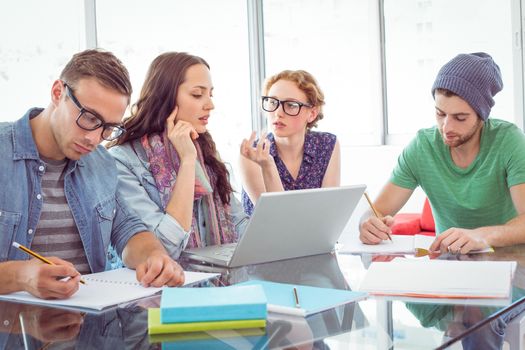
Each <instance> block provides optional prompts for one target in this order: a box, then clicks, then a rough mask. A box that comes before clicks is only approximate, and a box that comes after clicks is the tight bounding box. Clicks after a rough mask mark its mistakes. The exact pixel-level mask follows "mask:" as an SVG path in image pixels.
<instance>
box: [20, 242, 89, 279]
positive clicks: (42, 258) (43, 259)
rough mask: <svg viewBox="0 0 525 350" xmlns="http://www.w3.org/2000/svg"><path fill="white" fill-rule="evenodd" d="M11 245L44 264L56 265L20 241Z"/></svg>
mask: <svg viewBox="0 0 525 350" xmlns="http://www.w3.org/2000/svg"><path fill="white" fill-rule="evenodd" d="M13 247H15V248H18V249H20V250H21V251H23V252H24V253H26V254H29V255H31V256H32V257H35V258H37V259H38V260H40V261H42V262H44V263H46V264H49V265H56V264H55V263H53V262H52V261H51V260H48V259H46V258H44V257H43V256H42V255H40V254H38V253H36V252H34V251H32V250H31V249H29V248H27V247H24V246H23V245H21V244H20V243H17V242H13ZM80 283H82V284H86V282H85V281H84V280H82V279H81V280H80Z"/></svg>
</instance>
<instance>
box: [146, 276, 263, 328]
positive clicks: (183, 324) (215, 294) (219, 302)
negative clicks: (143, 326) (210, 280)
mask: <svg viewBox="0 0 525 350" xmlns="http://www.w3.org/2000/svg"><path fill="white" fill-rule="evenodd" d="M266 305H267V301H266V296H265V294H264V290H263V288H262V287H261V286H258V285H251V286H229V287H207V288H164V289H163V290H162V296H161V302H160V309H159V308H152V309H149V310H148V333H149V334H151V335H154V334H171V333H187V332H201V331H214V330H223V329H244V328H264V327H266V316H267V311H266Z"/></svg>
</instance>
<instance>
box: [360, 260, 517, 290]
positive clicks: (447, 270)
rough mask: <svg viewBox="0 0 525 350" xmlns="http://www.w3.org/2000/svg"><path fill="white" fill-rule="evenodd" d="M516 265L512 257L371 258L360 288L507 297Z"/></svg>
mask: <svg viewBox="0 0 525 350" xmlns="http://www.w3.org/2000/svg"><path fill="white" fill-rule="evenodd" d="M515 268H516V262H515V261H458V260H434V259H405V258H396V259H394V260H392V261H390V262H373V263H372V264H371V265H370V267H369V268H368V270H367V272H366V275H365V278H364V280H363V282H362V283H361V285H360V287H359V290H361V291H364V292H368V293H370V294H374V295H384V296H407V297H415V298H449V299H458V298H459V299H461V298H465V299H493V298H509V296H510V287H511V281H512V276H513V274H514V270H515ZM487 276H490V278H487Z"/></svg>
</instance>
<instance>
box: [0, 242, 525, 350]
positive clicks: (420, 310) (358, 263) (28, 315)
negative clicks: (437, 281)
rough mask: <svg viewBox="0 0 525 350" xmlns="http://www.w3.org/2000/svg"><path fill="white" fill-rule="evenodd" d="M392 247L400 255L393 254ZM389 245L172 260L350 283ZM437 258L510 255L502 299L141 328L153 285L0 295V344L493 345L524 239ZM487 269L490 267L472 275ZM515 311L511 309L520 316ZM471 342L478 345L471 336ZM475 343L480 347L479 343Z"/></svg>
mask: <svg viewBox="0 0 525 350" xmlns="http://www.w3.org/2000/svg"><path fill="white" fill-rule="evenodd" d="M396 256H400V255H396ZM396 256H393V255H371V254H338V253H332V254H324V255H315V256H309V257H303V258H297V259H290V260H283V261H276V262H271V263H265V264H258V265H250V266H244V267H240V268H233V269H223V268H216V267H213V266H208V265H198V264H194V263H191V262H189V261H185V262H182V265H183V267H184V268H185V269H186V270H194V271H206V272H210V271H213V272H219V273H221V275H220V277H217V278H214V279H211V280H209V281H206V282H203V283H200V284H198V285H197V286H194V287H204V286H214V287H220V286H226V285H232V284H235V283H238V282H243V281H246V280H250V279H263V280H270V281H275V282H283V283H293V284H301V285H310V286H317V287H327V288H337V289H349V290H358V287H359V285H360V283H361V281H362V280H363V278H364V276H365V274H366V270H367V268H368V267H369V266H370V264H371V263H372V262H373V261H390V260H391V259H393V258H394V257H396ZM439 258H440V259H454V260H457V259H459V260H512V261H517V269H516V272H515V274H514V278H513V286H512V298H511V299H509V300H498V301H496V302H494V301H489V300H485V301H484V300H464V299H456V300H435V299H413V298H412V299H410V298H401V297H398V298H395V297H394V298H384V297H374V296H369V297H368V298H366V299H365V300H361V301H358V302H353V303H348V304H345V305H342V306H338V307H335V308H332V309H329V310H326V311H324V312H321V313H318V314H314V315H311V316H308V317H306V318H303V317H294V316H286V315H277V314H269V317H268V322H267V327H266V329H265V330H260V329H259V330H230V331H213V332H200V333H187V334H178V335H170V336H162V337H152V336H148V333H147V308H148V307H158V306H159V304H160V295H156V296H153V297H149V298H145V299H141V300H138V301H134V302H131V303H128V304H126V305H120V306H119V307H114V308H111V309H108V310H105V311H103V312H99V313H84V312H79V311H75V310H65V309H60V308H51V307H43V306H36V305H29V304H20V303H13V302H6V301H2V302H0V348H2V349H18V348H21V349H23V348H26V349H42V348H45V349H68V348H83V349H84V348H85V349H149V348H153V349H156V348H163V349H323V350H325V349H349V348H356V349H435V348H447V347H450V348H452V349H456V348H457V349H481V348H486V346H488V345H487V344H494V346H495V347H496V348H498V347H500V344H501V342H502V339H503V338H504V335H503V334H502V332H503V330H504V325H505V322H504V320H505V317H508V316H509V315H512V316H514V315H515V314H520V313H521V311H522V309H523V308H525V305H524V304H525V302H524V301H522V300H521V297H522V296H524V295H525V269H524V267H525V245H523V246H515V247H508V248H502V249H496V250H495V252H494V253H487V254H476V255H463V256H456V255H443V256H441V257H439ZM480 278H490V276H480ZM520 317H521V316H520ZM480 344H481V345H480ZM480 346H481V347H480Z"/></svg>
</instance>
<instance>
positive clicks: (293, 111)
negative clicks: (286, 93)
mask: <svg viewBox="0 0 525 350" xmlns="http://www.w3.org/2000/svg"><path fill="white" fill-rule="evenodd" d="M279 105H281V106H283V111H284V113H286V114H288V115H290V116H292V117H295V116H296V115H298V114H299V113H301V108H302V107H308V108H312V106H310V105H308V104H306V103H302V102H297V101H287V100H285V101H281V100H278V99H276V98H275V97H270V96H263V97H262V109H264V110H265V111H266V112H274V111H276V110H277V108H279Z"/></svg>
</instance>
